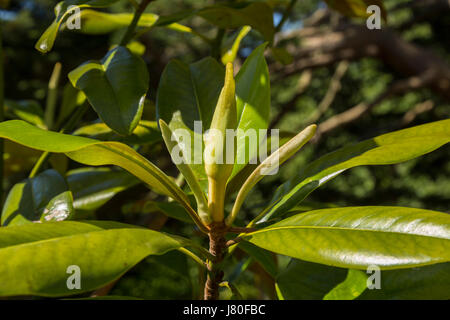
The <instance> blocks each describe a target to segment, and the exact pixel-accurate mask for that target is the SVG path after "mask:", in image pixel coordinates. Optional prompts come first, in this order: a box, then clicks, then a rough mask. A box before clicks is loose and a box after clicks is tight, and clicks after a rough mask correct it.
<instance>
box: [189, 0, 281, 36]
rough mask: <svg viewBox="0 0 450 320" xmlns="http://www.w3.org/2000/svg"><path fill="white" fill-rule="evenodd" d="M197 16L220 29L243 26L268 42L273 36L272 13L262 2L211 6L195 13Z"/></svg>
mask: <svg viewBox="0 0 450 320" xmlns="http://www.w3.org/2000/svg"><path fill="white" fill-rule="evenodd" d="M197 15H199V16H200V17H202V18H204V19H206V20H207V21H208V22H210V23H212V24H214V25H216V26H218V27H220V28H224V29H226V28H239V27H242V26H245V25H249V26H251V27H252V28H253V29H255V30H258V31H259V32H260V33H261V34H262V35H263V37H264V39H266V40H267V41H269V42H272V40H273V35H274V27H273V11H272V8H271V7H270V6H269V5H268V4H266V3H264V2H253V3H250V4H244V5H238V6H234V7H232V6H223V5H217V6H211V7H207V8H204V9H202V10H200V11H199V12H197Z"/></svg>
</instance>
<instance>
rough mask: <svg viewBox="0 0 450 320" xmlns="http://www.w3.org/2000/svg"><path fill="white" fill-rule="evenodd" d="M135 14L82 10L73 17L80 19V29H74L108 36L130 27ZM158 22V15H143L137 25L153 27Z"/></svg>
mask: <svg viewBox="0 0 450 320" xmlns="http://www.w3.org/2000/svg"><path fill="white" fill-rule="evenodd" d="M133 15H134V14H133V13H109V12H100V11H95V10H89V9H85V10H81V11H80V12H79V13H78V14H76V15H74V16H73V19H80V27H81V28H80V29H74V31H79V32H82V33H86V34H95V35H98V34H107V33H110V32H113V31H115V30H117V29H120V28H125V27H128V25H129V24H130V23H131V21H132V20H133ZM157 20H158V15H157V14H153V13H143V14H142V15H141V17H140V18H139V21H138V23H137V26H138V27H145V28H148V27H151V26H152V25H154V24H155V23H156V21H157Z"/></svg>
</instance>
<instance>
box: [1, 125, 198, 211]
mask: <svg viewBox="0 0 450 320" xmlns="http://www.w3.org/2000/svg"><path fill="white" fill-rule="evenodd" d="M0 137H2V138H6V139H9V140H12V141H14V142H17V143H19V144H22V145H24V146H27V147H30V148H34V149H38V150H42V151H49V152H54V153H65V154H66V155H67V156H68V157H69V158H71V159H73V160H75V161H77V162H80V163H83V164H86V165H91V166H101V165H116V166H119V167H122V168H123V169H125V170H127V171H128V172H130V173H131V174H133V175H134V176H136V177H137V178H138V179H140V180H141V181H143V182H144V183H146V184H147V185H148V186H150V188H152V189H153V190H154V191H156V192H158V193H161V194H164V195H166V196H169V197H171V198H173V199H175V200H177V201H179V202H180V203H181V204H183V206H185V207H186V208H191V207H190V205H189V200H188V198H187V196H186V195H185V194H184V193H183V191H182V190H181V189H180V188H179V187H178V186H177V185H176V184H175V182H174V181H173V180H172V178H170V177H168V176H167V175H166V174H164V172H162V171H161V170H160V169H159V168H158V167H156V166H155V165H154V164H153V163H151V162H150V161H148V160H147V159H146V158H144V157H143V156H141V155H140V154H138V153H137V152H136V151H134V150H133V149H132V148H130V147H128V146H127V145H125V144H122V143H119V142H101V141H98V140H93V139H88V138H84V137H79V136H72V135H66V134H61V133H56V132H51V131H45V130H42V129H39V128H36V127H33V126H32V125H30V124H28V123H26V122H24V121H21V120H11V121H5V122H2V123H0ZM191 209H192V208H191Z"/></svg>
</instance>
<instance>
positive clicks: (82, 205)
mask: <svg viewBox="0 0 450 320" xmlns="http://www.w3.org/2000/svg"><path fill="white" fill-rule="evenodd" d="M66 179H67V183H68V185H69V188H70V191H72V193H73V198H74V202H73V206H74V208H75V209H77V210H96V209H97V208H99V207H101V206H102V205H103V204H105V203H106V202H107V201H109V200H110V199H111V198H112V197H114V196H115V195H116V194H117V193H119V192H121V191H123V190H126V189H128V188H130V187H132V186H134V185H136V184H138V183H139V180H138V179H137V178H136V177H134V176H133V175H131V174H129V173H128V172H126V171H122V170H112V169H110V168H80V169H75V170H71V171H69V172H67V176H66Z"/></svg>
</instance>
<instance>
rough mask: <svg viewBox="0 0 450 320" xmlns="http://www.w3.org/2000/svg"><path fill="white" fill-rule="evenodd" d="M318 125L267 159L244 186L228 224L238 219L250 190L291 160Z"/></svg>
mask: <svg viewBox="0 0 450 320" xmlns="http://www.w3.org/2000/svg"><path fill="white" fill-rule="evenodd" d="M316 127H317V126H316V125H314V124H313V125H310V126H308V127H307V128H306V129H304V130H303V131H302V132H300V133H299V134H297V135H296V136H295V137H294V138H292V139H291V140H289V141H288V142H287V143H285V144H284V145H283V146H281V147H280V148H279V149H278V150H276V151H275V152H273V153H272V154H271V155H270V156H269V157H267V158H266V159H265V160H264V161H263V162H262V163H261V164H260V165H259V166H258V167H257V168H256V169H255V170H254V171H253V172H252V173H251V174H250V176H249V177H248V178H247V180H246V181H245V183H244V184H243V185H242V187H241V189H240V190H239V193H238V195H237V197H236V200H235V202H234V205H233V209H232V210H231V214H230V215H229V217H228V218H227V224H228V225H231V224H232V223H233V221H234V219H235V218H236V216H237V214H238V213H239V210H240V208H241V205H242V203H243V202H244V200H245V198H246V197H247V195H248V193H249V192H250V190H251V189H252V188H253V187H254V186H255V185H256V184H257V183H258V181H260V180H261V179H262V178H264V175H268V174H270V173H271V172H273V171H274V170H275V169H276V170H278V167H279V166H280V165H282V164H283V163H284V162H285V161H286V160H288V159H289V158H291V157H292V156H293V155H294V154H295V153H296V152H297V151H298V150H300V149H301V148H302V147H303V146H304V145H305V144H306V143H307V142H308V141H309V140H310V139H311V138H312V137H313V136H314V134H315V132H316Z"/></svg>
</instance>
